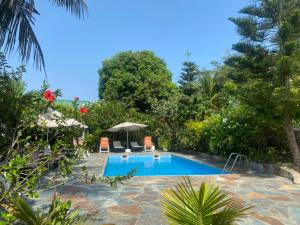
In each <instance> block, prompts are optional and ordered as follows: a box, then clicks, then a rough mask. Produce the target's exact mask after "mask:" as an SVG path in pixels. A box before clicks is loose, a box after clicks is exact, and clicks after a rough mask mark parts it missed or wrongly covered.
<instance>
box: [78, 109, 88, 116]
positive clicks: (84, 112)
mask: <svg viewBox="0 0 300 225" xmlns="http://www.w3.org/2000/svg"><path fill="white" fill-rule="evenodd" d="M88 111H89V110H88V108H87V107H80V108H79V112H80V114H81V115H85V114H87V113H88Z"/></svg>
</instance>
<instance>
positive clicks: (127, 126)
mask: <svg viewBox="0 0 300 225" xmlns="http://www.w3.org/2000/svg"><path fill="white" fill-rule="evenodd" d="M145 127H147V125H145V124H140V123H131V122H125V123H120V124H118V125H116V126H114V127H112V128H109V129H108V131H110V132H118V131H121V130H125V131H136V130H139V129H142V128H145Z"/></svg>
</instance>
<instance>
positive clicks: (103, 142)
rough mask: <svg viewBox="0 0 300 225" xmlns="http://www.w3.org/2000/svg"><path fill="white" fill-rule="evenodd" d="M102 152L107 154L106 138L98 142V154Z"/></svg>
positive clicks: (107, 143)
mask: <svg viewBox="0 0 300 225" xmlns="http://www.w3.org/2000/svg"><path fill="white" fill-rule="evenodd" d="M102 152H109V142H108V138H107V137H103V138H101V140H100V145H99V153H102Z"/></svg>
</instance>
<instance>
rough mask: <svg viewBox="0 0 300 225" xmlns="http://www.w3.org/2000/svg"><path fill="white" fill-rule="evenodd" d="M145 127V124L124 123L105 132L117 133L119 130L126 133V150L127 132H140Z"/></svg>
mask: <svg viewBox="0 0 300 225" xmlns="http://www.w3.org/2000/svg"><path fill="white" fill-rule="evenodd" d="M145 127H147V125H145V124H140V123H131V122H125V123H120V124H118V125H116V126H114V127H112V128H109V129H108V130H107V131H110V132H118V131H121V130H124V131H126V133H127V148H128V132H129V131H136V130H140V129H143V128H145Z"/></svg>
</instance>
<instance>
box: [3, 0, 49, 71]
mask: <svg viewBox="0 0 300 225" xmlns="http://www.w3.org/2000/svg"><path fill="white" fill-rule="evenodd" d="M0 11H1V14H0V21H1V23H0V48H2V47H3V48H4V52H5V53H6V54H9V53H11V52H12V51H13V50H14V49H15V46H16V45H18V47H17V51H18V52H19V55H20V58H21V60H22V62H25V63H27V62H28V61H29V59H30V56H31V54H32V53H33V60H34V65H35V66H36V67H37V68H38V69H42V68H45V62H44V55H43V52H42V49H41V47H40V44H39V42H38V40H37V38H36V36H35V33H34V32H33V29H32V26H33V25H34V22H35V16H36V15H38V11H37V10H36V8H35V4H34V0H2V1H1V2H0Z"/></svg>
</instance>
